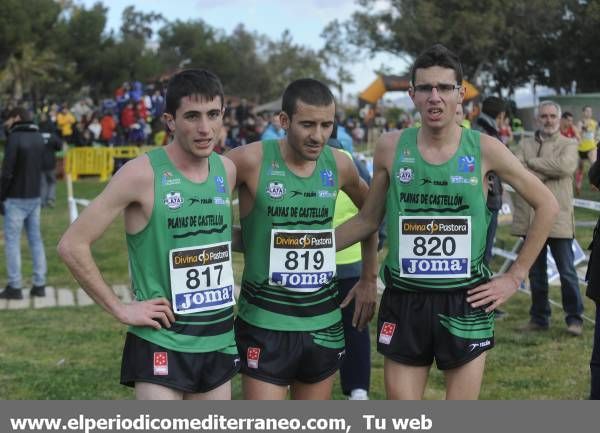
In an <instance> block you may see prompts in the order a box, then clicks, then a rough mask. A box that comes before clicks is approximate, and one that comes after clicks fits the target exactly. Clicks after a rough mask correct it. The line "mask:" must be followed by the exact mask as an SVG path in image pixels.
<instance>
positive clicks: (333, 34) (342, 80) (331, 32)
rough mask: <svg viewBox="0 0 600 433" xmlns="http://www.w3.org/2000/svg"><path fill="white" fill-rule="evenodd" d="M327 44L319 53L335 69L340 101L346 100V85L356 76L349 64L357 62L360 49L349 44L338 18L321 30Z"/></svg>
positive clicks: (328, 65)
mask: <svg viewBox="0 0 600 433" xmlns="http://www.w3.org/2000/svg"><path fill="white" fill-rule="evenodd" d="M321 37H322V38H323V39H325V45H324V47H323V48H322V49H321V51H320V53H319V55H320V56H321V57H322V58H323V59H324V61H325V64H326V65H327V67H329V68H331V69H333V70H334V71H335V80H334V81H335V85H336V87H337V90H338V94H339V102H343V100H344V85H345V84H352V83H353V82H354V77H353V76H352V73H351V72H350V70H349V69H348V68H347V65H349V64H352V63H356V61H357V59H358V56H359V54H360V51H359V50H358V49H354V48H353V47H352V46H350V45H348V44H347V43H346V42H345V41H346V40H347V39H348V35H347V31H346V29H345V27H344V26H343V25H342V24H340V22H339V21H338V20H334V21H332V22H330V23H329V24H328V25H327V26H326V27H325V28H324V29H323V31H322V32H321Z"/></svg>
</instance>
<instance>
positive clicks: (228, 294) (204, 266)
mask: <svg viewBox="0 0 600 433" xmlns="http://www.w3.org/2000/svg"><path fill="white" fill-rule="evenodd" d="M169 267H170V271H171V297H172V298H171V299H172V301H173V311H175V313H177V314H189V313H198V312H201V311H209V310H216V309H219V308H224V307H228V306H231V305H233V304H235V298H234V294H233V287H234V282H233V269H232V267H231V242H223V243H218V244H211V245H204V246H200V247H189V248H178V249H173V250H171V251H169Z"/></svg>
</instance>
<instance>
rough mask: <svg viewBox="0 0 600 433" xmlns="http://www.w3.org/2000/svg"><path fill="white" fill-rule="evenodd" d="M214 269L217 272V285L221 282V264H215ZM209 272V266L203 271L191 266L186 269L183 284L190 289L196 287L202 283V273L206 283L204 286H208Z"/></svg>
mask: <svg viewBox="0 0 600 433" xmlns="http://www.w3.org/2000/svg"><path fill="white" fill-rule="evenodd" d="M214 270H215V272H217V286H218V285H220V284H221V272H222V271H223V265H215V266H214ZM210 274H211V267H210V266H207V267H206V269H204V271H202V272H200V271H199V270H198V269H196V268H192V269H190V270H188V271H187V272H186V274H185V276H186V281H185V285H186V286H187V288H188V289H190V290H193V289H197V288H198V287H200V284H202V275H203V276H204V279H205V281H206V285H205V286H204V287H210Z"/></svg>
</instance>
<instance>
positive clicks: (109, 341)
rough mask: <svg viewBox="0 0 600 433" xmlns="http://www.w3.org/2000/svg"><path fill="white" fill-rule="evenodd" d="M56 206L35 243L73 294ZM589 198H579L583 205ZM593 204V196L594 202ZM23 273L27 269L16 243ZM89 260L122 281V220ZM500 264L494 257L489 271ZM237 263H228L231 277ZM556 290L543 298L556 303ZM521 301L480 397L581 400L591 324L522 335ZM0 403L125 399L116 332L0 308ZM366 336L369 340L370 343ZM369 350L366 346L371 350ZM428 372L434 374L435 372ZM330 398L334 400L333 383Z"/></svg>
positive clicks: (586, 214)
mask: <svg viewBox="0 0 600 433" xmlns="http://www.w3.org/2000/svg"><path fill="white" fill-rule="evenodd" d="M58 187H59V188H58V200H57V207H56V208H55V209H50V210H47V209H44V210H43V212H42V214H43V217H42V224H43V236H44V241H45V245H46V253H47V257H48V268H49V273H48V284H49V285H52V286H55V287H69V288H72V289H75V288H76V287H77V283H76V282H75V281H74V280H73V279H72V277H71V276H70V274H69V273H68V271H67V270H66V268H65V267H64V266H63V265H62V263H61V262H60V260H59V259H58V257H57V255H56V244H57V242H58V240H59V238H60V235H61V233H62V232H63V231H64V230H65V228H66V227H67V224H68V212H67V205H66V197H65V186H64V183H63V182H60V183H59V185H58ZM102 187H103V184H100V183H97V182H95V181H91V180H89V181H81V182H77V183H76V184H75V195H76V196H77V197H80V198H93V197H94V196H95V195H97V194H98V192H99V191H100V190H101V188H102ZM596 195H597V193H592V192H590V191H586V193H585V195H584V197H583V198H588V199H594V198H595V196H596ZM596 199H598V198H596ZM596 218H597V213H595V212H592V211H585V210H578V211H577V219H578V220H581V221H593V220H595V219H596ZM592 230H593V229H592V227H585V228H581V229H579V228H578V231H577V238H578V240H579V242H580V244H581V245H582V246H583V247H584V248H585V247H586V246H587V244H588V243H589V241H590V239H591V235H592ZM513 243H514V238H512V237H510V236H509V234H508V227H501V228H500V230H499V233H498V240H497V245H500V246H503V247H504V248H506V249H510V246H511V245H512V244H513ZM23 252H24V254H23V271H24V276H25V278H26V281H28V280H27V278H28V276H29V275H30V271H31V261H30V258H29V256H28V252H27V247H26V243H25V241H23ZM3 254H4V249H3V248H2V249H0V255H2V257H0V275H5V274H6V272H5V263H4V256H3ZM94 255H95V257H96V259H97V261H98V263H99V264H100V267H101V270H102V272H103V274H104V275H105V278H106V280H107V281H108V282H109V283H111V284H118V283H125V282H126V281H127V278H128V277H127V275H128V274H127V254H126V247H125V239H124V235H123V222H122V220H121V219H120V220H119V221H116V222H115V223H114V224H113V225H112V226H111V227H110V229H109V231H108V232H107V234H106V235H105V236H104V238H103V239H101V240H100V241H98V242H97V244H96V245H94ZM500 264H501V260H500V259H498V258H497V259H495V261H494V263H493V267H494V268H496V269H497V268H498V267H499V266H500ZM241 267H242V260H241V257H239V256H236V260H235V268H236V273H237V275H238V276H239V275H240V271H241ZM559 292H560V291H559V289H558V288H557V287H553V288H552V291H551V297H552V298H553V299H555V300H558V301H559V300H560V293H559ZM528 308H529V298H528V296H527V295H526V294H524V293H518V294H516V295H515V296H514V297H513V298H512V299H511V300H510V301H509V302H508V303H507V304H506V305H505V307H504V309H505V310H506V311H507V312H508V313H509V315H508V317H507V318H505V319H504V320H502V321H499V322H498V323H497V332H496V348H495V349H494V350H492V351H490V352H489V356H488V364H487V370H486V374H485V377H484V383H483V387H482V391H481V398H482V399H585V398H586V396H587V394H588V387H589V367H588V363H589V357H590V353H591V346H592V337H593V325H592V324H591V323H589V322H586V323H585V324H584V325H585V328H584V334H583V336H582V337H581V338H574V337H571V336H569V335H568V334H567V333H566V332H565V326H564V321H563V319H562V312H561V311H560V310H559V309H553V317H554V320H553V323H552V328H551V330H550V331H549V332H546V333H541V334H523V333H520V332H518V331H517V330H516V328H517V327H518V326H519V325H521V324H523V323H525V322H526V321H527V320H528V313H527V312H528ZM585 308H586V315H587V316H588V317H593V312H594V309H593V308H594V307H593V304H592V303H591V302H590V301H589V300H587V299H586V301H585ZM0 323H2V326H0V342H1V343H0V399H127V398H132V396H133V394H132V391H131V390H130V389H129V388H125V387H123V386H121V385H119V384H118V380H119V369H120V359H121V350H122V346H123V341H124V335H125V327H124V326H123V325H120V324H119V323H117V322H116V321H115V320H114V319H112V318H111V317H110V316H109V315H108V314H106V313H104V312H103V311H102V310H101V309H100V308H98V307H96V306H91V307H77V308H73V307H71V308H69V307H61V308H51V309H43V310H33V309H30V310H12V311H9V310H0ZM371 331H372V342H373V343H374V342H375V336H374V334H373V329H371ZM373 346H374V344H373ZM372 363H373V365H372V378H371V393H370V394H371V398H374V399H382V398H384V397H385V395H384V391H383V359H382V357H381V356H380V355H379V354H377V353H376V352H375V350H373V355H372ZM434 370H435V369H434ZM239 389H240V387H239V377H236V378H235V379H234V396H235V397H236V398H239V396H240V391H239ZM443 389H444V384H443V376H442V375H441V374H440V373H439V372H438V371H434V372H433V374H432V375H431V378H430V381H429V384H428V387H427V392H426V398H428V399H440V398H443V397H444V391H443ZM334 398H337V399H340V398H343V395H342V394H341V392H340V390H339V385H338V384H337V383H336V386H335V391H334Z"/></svg>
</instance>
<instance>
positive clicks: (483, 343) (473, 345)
mask: <svg viewBox="0 0 600 433" xmlns="http://www.w3.org/2000/svg"><path fill="white" fill-rule="evenodd" d="M491 344H492V342H491V341H490V340H485V341H481V342H479V343H471V344H469V352H472V351H474V350H475V349H477V348H478V347H481V348H483V347H488V346H489V345H491Z"/></svg>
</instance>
